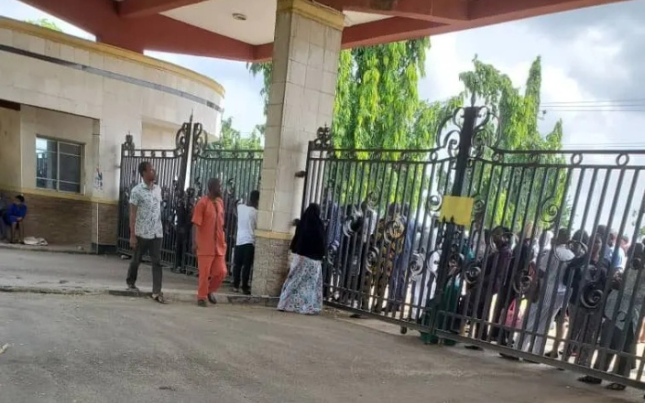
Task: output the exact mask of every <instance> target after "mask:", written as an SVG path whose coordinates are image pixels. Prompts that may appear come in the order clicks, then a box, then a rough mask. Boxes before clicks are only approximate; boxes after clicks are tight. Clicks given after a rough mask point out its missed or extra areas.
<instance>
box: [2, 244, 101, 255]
mask: <svg viewBox="0 0 645 403" xmlns="http://www.w3.org/2000/svg"><path fill="white" fill-rule="evenodd" d="M0 249H7V250H17V251H21V252H22V251H24V252H49V253H62V254H66V255H97V253H94V252H92V251H89V250H85V249H81V250H79V249H74V248H69V249H59V248H51V247H48V246H29V245H16V244H10V243H0Z"/></svg>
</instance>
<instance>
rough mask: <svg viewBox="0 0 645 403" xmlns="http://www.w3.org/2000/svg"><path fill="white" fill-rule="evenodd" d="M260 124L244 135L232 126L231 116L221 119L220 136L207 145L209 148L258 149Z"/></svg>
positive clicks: (260, 144) (260, 147)
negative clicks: (248, 134) (247, 134)
mask: <svg viewBox="0 0 645 403" xmlns="http://www.w3.org/2000/svg"><path fill="white" fill-rule="evenodd" d="M260 127H261V126H260V125H258V126H256V127H255V128H254V129H253V131H252V132H251V134H250V136H248V137H244V136H242V133H241V132H240V131H239V130H237V129H236V128H234V127H233V118H232V117H230V116H229V117H228V118H226V119H222V129H221V132H220V138H219V140H217V141H214V142H212V143H210V144H208V145H207V149H210V150H260V149H262V142H261V136H262V133H261V131H260Z"/></svg>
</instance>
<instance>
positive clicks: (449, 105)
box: [248, 39, 569, 230]
mask: <svg viewBox="0 0 645 403" xmlns="http://www.w3.org/2000/svg"><path fill="white" fill-rule="evenodd" d="M429 46H430V42H429V40H428V39H420V40H412V41H406V42H399V43H393V44H387V45H378V46H372V47H364V48H356V49H352V50H345V51H343V52H341V55H340V61H339V70H338V82H337V87H336V99H335V103H334V119H333V124H332V132H333V141H334V145H335V147H336V148H338V149H345V150H354V151H352V152H347V153H346V154H345V156H350V157H351V158H339V159H338V161H351V160H356V159H359V160H360V159H370V158H373V157H374V151H376V150H382V149H400V150H405V149H408V150H409V149H412V150H420V149H430V148H433V147H435V145H436V144H437V141H436V140H437V139H436V135H437V133H438V131H439V130H440V126H441V124H442V123H443V122H444V120H445V118H446V117H448V116H450V115H451V114H452V112H453V111H454V110H455V109H456V108H458V107H459V106H461V105H462V103H463V101H464V100H470V99H474V100H475V103H476V104H477V105H488V106H489V107H490V108H491V109H492V112H493V114H494V116H496V117H498V119H496V120H493V121H491V122H490V123H489V124H487V125H486V126H485V127H484V129H483V137H484V138H485V140H486V142H487V143H489V144H493V143H494V146H495V147H498V148H500V149H505V150H534V151H539V150H547V149H548V150H559V149H560V148H561V145H562V122H561V121H559V122H557V123H556V124H555V126H554V127H553V129H552V130H551V131H550V132H549V133H548V134H547V135H546V136H543V135H541V134H540V132H539V130H538V126H539V121H540V118H541V114H540V109H539V106H540V90H541V84H542V74H541V60H540V58H539V57H538V58H536V59H535V61H534V62H533V64H532V65H531V68H530V70H529V74H528V79H527V81H526V84H525V86H524V89H523V90H520V89H519V88H516V87H514V86H513V83H512V81H511V79H510V78H509V77H508V76H507V75H506V74H503V73H502V72H500V71H499V70H497V69H496V68H495V67H494V66H492V65H490V64H486V63H483V62H482V61H480V60H479V59H477V58H475V59H474V60H473V69H472V70H470V71H466V72H463V73H461V74H460V75H459V78H460V80H461V81H462V83H463V84H464V91H463V92H461V93H459V94H455V96H454V97H452V98H450V99H448V100H444V101H441V102H427V101H424V100H420V99H419V95H418V85H419V80H420V78H421V77H423V76H424V68H425V60H426V52H427V51H428V49H429ZM248 68H249V71H250V72H251V73H252V74H254V75H260V76H261V77H262V79H263V81H264V87H263V89H262V92H261V94H262V96H263V97H264V101H265V112H266V104H268V99H269V88H270V83H271V64H270V63H260V64H250V65H249V66H248ZM492 153H493V151H492V150H491V149H487V151H486V155H484V158H485V159H487V160H490V158H491V157H492ZM391 155H392V156H393V157H392V158H393V159H394V160H395V161H396V159H397V158H399V157H401V158H402V157H403V153H400V154H397V155H394V154H391ZM411 155H412V157H410V155H408V156H407V157H406V158H407V159H408V160H409V159H410V158H412V160H414V159H417V160H419V161H428V159H427V158H428V156H427V155H424V154H423V153H413V154H411ZM534 155H535V153H528V152H527V153H521V154H505V162H512V163H524V164H525V165H527V164H526V163H528V162H531V161H530V159H531V158H533V157H534ZM341 157H342V156H341ZM538 158H539V161H538V162H543V163H549V164H554V163H558V162H561V161H560V159H559V158H560V157H559V156H557V154H548V155H541V156H539V157H538ZM533 162H535V161H533ZM346 165H351V162H337V161H333V162H332V163H330V166H329V167H327V168H326V170H327V171H329V173H328V176H330V177H332V179H333V178H338V179H339V180H338V181H336V182H341V184H342V188H341V189H338V190H337V192H338V194H339V195H340V198H341V199H342V198H343V197H345V196H346V195H352V196H347V197H351V199H353V200H356V197H357V196H358V197H361V198H362V197H366V196H367V195H366V194H365V192H366V191H365V189H366V188H374V187H377V188H378V189H381V193H385V198H384V199H383V198H381V199H383V200H382V202H381V203H380V207H381V208H383V207H384V204H387V202H389V201H392V200H393V199H395V198H396V200H404V201H411V203H412V207H413V208H414V207H415V205H417V204H418V202H419V201H420V199H419V198H420V195H423V197H424V198H425V197H428V195H429V193H431V192H432V189H440V193H443V192H444V191H450V187H451V183H450V177H451V175H450V171H449V169H448V168H442V169H439V170H438V171H437V172H436V173H435V176H434V177H433V181H434V182H435V183H432V184H431V183H429V181H430V177H431V175H430V174H429V173H428V172H427V170H425V172H419V171H415V172H413V173H412V174H410V172H405V173H402V171H401V170H400V169H398V168H397V167H400V165H397V164H395V163H391V164H385V165H383V164H381V165H377V164H376V165H373V164H355V166H354V167H352V168H347V167H346ZM352 169H353V171H352ZM379 170H380V171H379ZM510 171H513V172H515V171H518V172H519V170H516V169H511V170H506V171H502V170H501V169H500V168H499V167H495V168H493V167H492V165H491V164H481V169H479V171H478V170H474V173H473V174H472V175H471V178H469V179H470V180H473V181H475V180H477V181H479V183H480V185H479V186H478V188H479V194H477V195H475V196H476V197H478V198H479V199H480V200H482V201H483V202H484V203H485V204H486V205H488V208H487V218H488V219H487V223H490V224H491V225H499V224H506V225H508V226H513V225H511V224H515V226H518V225H521V224H522V223H523V222H538V223H539V225H540V226H541V227H550V226H553V225H554V224H555V223H556V222H558V221H559V223H560V225H567V223H568V220H569V215H568V203H567V201H566V189H565V187H566V184H565V175H564V174H563V172H562V171H561V170H560V169H557V168H544V167H539V168H535V169H526V170H524V171H523V172H522V173H521V174H518V172H515V173H514V175H512V177H511V176H510V175H509V172H510ZM403 175H405V176H403ZM419 177H421V178H422V179H421V180H418V179H419ZM475 177H476V178H475ZM357 178H367V179H366V180H361V182H366V183H367V186H363V185H362V184H360V185H359V184H358V181H359V179H357ZM332 181H334V180H332ZM410 181H413V182H414V184H413V185H410ZM334 185H335V186H341V185H339V184H338V183H335V184H334ZM357 187H360V189H358V190H357ZM383 188H388V189H390V190H389V191H387V190H386V191H384V192H383V191H382V189H383ZM484 193H486V194H484ZM489 195H490V197H488V196H489ZM556 211H557V212H556ZM554 212H555V213H554ZM514 229H515V230H518V229H519V228H514Z"/></svg>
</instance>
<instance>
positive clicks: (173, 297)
mask: <svg viewBox="0 0 645 403" xmlns="http://www.w3.org/2000/svg"><path fill="white" fill-rule="evenodd" d="M3 292H5V293H24V294H49V295H71V296H90V295H111V296H114V297H129V298H149V297H150V295H151V293H149V292H137V291H130V290H121V289H65V288H46V287H28V286H27V287H25V286H3V285H0V293H3ZM215 296H216V298H217V301H218V302H219V303H222V304H235V305H257V306H266V307H270V308H275V307H276V306H277V305H278V301H279V300H280V299H279V298H277V297H269V296H248V295H237V294H219V293H216V294H215ZM164 297H166V299H167V300H168V301H170V302H186V303H195V293H194V292H193V291H178V290H168V291H164Z"/></svg>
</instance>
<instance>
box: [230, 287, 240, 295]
mask: <svg viewBox="0 0 645 403" xmlns="http://www.w3.org/2000/svg"><path fill="white" fill-rule="evenodd" d="M231 291H233V292H234V293H236V294H239V293H240V289H239V288H237V287H233V288H232V289H231Z"/></svg>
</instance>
